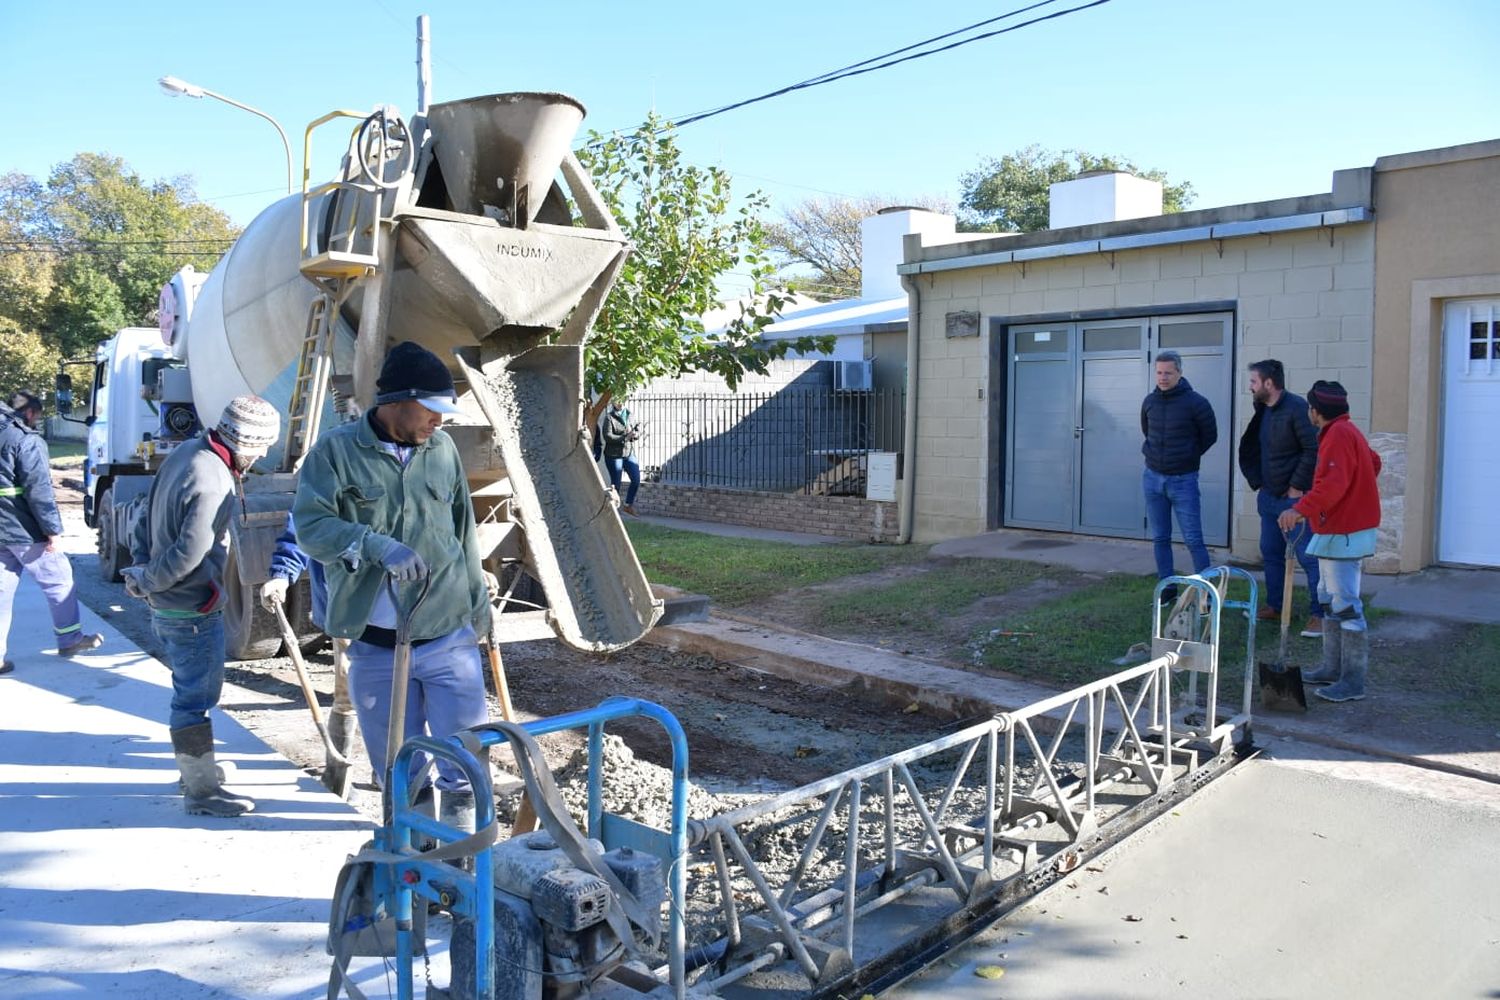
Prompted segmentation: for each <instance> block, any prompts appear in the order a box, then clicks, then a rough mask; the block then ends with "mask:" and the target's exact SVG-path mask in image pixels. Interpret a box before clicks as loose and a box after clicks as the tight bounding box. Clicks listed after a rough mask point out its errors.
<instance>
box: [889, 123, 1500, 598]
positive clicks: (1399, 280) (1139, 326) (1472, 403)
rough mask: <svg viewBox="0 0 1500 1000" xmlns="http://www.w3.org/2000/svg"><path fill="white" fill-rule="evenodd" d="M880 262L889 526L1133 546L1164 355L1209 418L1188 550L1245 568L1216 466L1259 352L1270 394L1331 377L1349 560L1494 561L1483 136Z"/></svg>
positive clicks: (1490, 181) (1493, 279)
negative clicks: (1312, 176) (1197, 536)
mask: <svg viewBox="0 0 1500 1000" xmlns="http://www.w3.org/2000/svg"><path fill="white" fill-rule="evenodd" d="M1074 183H1075V184H1079V185H1083V184H1085V181H1083V180H1080V181H1078V182H1074ZM1096 184H1097V182H1096ZM1061 187H1062V190H1057V191H1055V192H1054V198H1055V199H1058V198H1062V199H1066V198H1068V197H1069V192H1068V191H1067V190H1066V185H1064V186H1061ZM1096 200H1097V199H1096ZM1075 208H1076V206H1075ZM1106 210H1107V208H1106ZM1137 211H1138V210H1137ZM1073 217H1074V218H1077V216H1076V214H1075V215H1074V216H1073ZM899 270H900V272H901V274H902V275H903V278H904V279H905V284H906V287H907V291H908V296H909V300H910V312H909V329H910V334H909V335H910V336H911V337H912V338H913V339H914V341H915V350H914V351H913V352H912V353H911V354H910V355H909V363H908V372H907V378H908V389H907V392H908V403H909V405H914V408H915V415H916V419H915V428H914V431H915V434H914V441H909V443H908V448H907V449H906V454H907V455H908V456H909V461H908V464H907V476H908V480H907V481H906V482H905V483H903V486H904V491H903V500H904V501H909V505H908V506H907V509H906V510H904V511H903V525H905V526H906V527H907V528H909V530H910V531H911V533H912V536H913V537H914V538H916V539H917V540H935V539H941V538H949V537H955V536H961V535H967V534H975V533H978V532H982V531H986V530H991V529H995V528H1000V527H1025V528H1036V529H1043V530H1054V531H1060V532H1068V533H1078V534H1088V535H1104V536H1115V537H1136V538H1144V537H1146V528H1145V511H1144V502H1143V500H1142V498H1141V485H1140V474H1141V459H1140V442H1141V435H1140V426H1139V408H1140V402H1141V399H1142V398H1143V397H1144V396H1145V394H1146V393H1147V392H1148V391H1149V390H1150V388H1151V380H1150V370H1151V365H1150V359H1151V357H1152V356H1153V355H1154V354H1155V352H1156V351H1158V350H1161V349H1164V348H1174V349H1177V350H1178V351H1180V353H1182V355H1183V356H1184V362H1185V375H1186V377H1187V378H1188V379H1189V381H1191V382H1192V383H1193V385H1194V387H1195V388H1197V389H1198V391H1200V392H1202V393H1204V395H1206V396H1207V397H1208V398H1209V399H1210V401H1211V402H1212V403H1213V404H1214V407H1215V411H1216V413H1217V414H1218V417H1219V431H1220V433H1219V438H1220V440H1219V443H1218V444H1217V445H1216V446H1215V448H1214V449H1213V451H1211V452H1209V454H1208V455H1206V456H1205V460H1204V466H1203V471H1202V473H1201V476H1202V485H1203V495H1204V520H1205V533H1206V535H1207V537H1208V540H1209V543H1210V544H1211V545H1220V546H1225V547H1227V548H1228V549H1230V550H1231V551H1232V553H1233V554H1234V555H1235V556H1236V557H1241V558H1243V559H1245V560H1249V561H1256V560H1258V559H1259V545H1258V541H1257V540H1258V537H1259V530H1260V526H1259V519H1258V518H1257V516H1256V513H1255V498H1254V495H1253V494H1252V493H1251V492H1250V491H1249V490H1248V488H1247V487H1246V485H1245V483H1244V479H1243V477H1242V476H1241V475H1240V474H1239V471H1238V468H1237V466H1236V465H1235V463H1234V453H1235V446H1236V444H1237V442H1238V440H1239V436H1240V434H1241V433H1243V431H1244V428H1245V427H1246V425H1247V424H1248V422H1249V419H1250V416H1251V414H1252V412H1253V411H1252V406H1251V402H1250V398H1249V394H1248V392H1247V391H1246V389H1245V381H1246V372H1245V369H1246V366H1247V365H1248V364H1249V363H1250V362H1252V361H1255V360H1259V359H1261V358H1266V357H1275V358H1278V359H1280V360H1281V361H1282V362H1283V363H1284V364H1285V366H1286V370H1287V378H1288V387H1289V388H1290V389H1291V390H1292V391H1294V392H1299V393H1305V391H1306V389H1307V387H1308V386H1309V385H1311V384H1312V382H1313V381H1314V380H1315V379H1319V378H1326V379H1337V380H1339V381H1340V382H1342V383H1343V384H1344V385H1345V387H1347V388H1348V390H1349V393H1350V404H1351V414H1352V417H1353V419H1354V420H1355V421H1356V423H1357V424H1358V425H1359V426H1360V427H1361V429H1363V430H1365V431H1366V432H1367V433H1369V434H1370V436H1371V440H1372V443H1373V444H1374V445H1375V446H1376V447H1377V449H1378V450H1379V451H1380V452H1381V454H1382V456H1383V458H1384V460H1385V466H1386V472H1385V474H1384V475H1383V476H1382V479H1381V490H1382V499H1383V501H1384V504H1385V514H1384V518H1383V521H1384V524H1383V532H1382V540H1381V551H1380V554H1379V555H1378V556H1377V558H1376V559H1375V560H1373V561H1372V564H1371V567H1370V568H1371V569H1372V570H1375V571H1383V572H1398V571H1410V570H1416V569H1420V568H1422V567H1424V566H1427V565H1430V564H1432V563H1434V562H1437V561H1442V562H1447V563H1458V564H1472V565H1500V526H1495V525H1494V518H1492V517H1490V516H1488V511H1487V509H1486V507H1485V500H1486V498H1487V497H1500V479H1493V478H1492V477H1493V476H1495V475H1500V473H1490V472H1488V471H1486V470H1487V469H1489V468H1491V467H1495V468H1500V463H1497V462H1495V461H1494V459H1495V457H1496V449H1495V447H1494V445H1493V443H1492V442H1493V440H1494V436H1493V430H1492V429H1493V427H1495V426H1497V425H1500V330H1497V323H1500V141H1494V142H1485V143H1475V144H1471V145H1467V146H1457V147H1451V148H1447V149H1441V150H1432V151H1428V152H1423V153H1412V154H1404V155H1401V156H1392V157H1384V158H1382V159H1380V160H1378V161H1377V162H1376V164H1375V165H1374V166H1373V167H1372V168H1362V169H1355V170H1341V171H1338V172H1336V173H1335V174H1334V177H1333V184H1332V190H1330V191H1329V192H1327V193H1324V194H1316V195H1310V196H1307V197H1302V198H1290V199H1282V200H1278V201H1271V202H1258V203H1253V204H1247V205H1235V206H1230V207H1225V208H1217V209H1208V210H1203V211H1193V212H1184V213H1179V214H1174V215H1169V216H1161V215H1156V216H1153V217H1147V218H1135V219H1129V220H1110V221H1101V222H1097V223H1094V224H1090V225H1081V226H1073V227H1071V228H1067V229H1053V230H1048V231H1045V232H1038V233H1029V234H1022V235H1013V236H1000V237H995V238H992V239H986V240H981V241H976V242H963V243H951V244H949V243H944V244H936V245H931V244H929V245H923V243H922V240H921V237H919V236H913V237H908V238H907V241H906V247H905V254H904V259H903V262H902V264H901V265H900V267H899ZM974 314H978V318H979V322H978V324H977V327H976V324H975V323H973V317H974ZM955 319H957V320H958V321H955ZM976 328H977V331H978V332H977V335H973V334H972V332H973V331H974V330H975V329H976ZM955 333H958V334H960V335H955ZM1481 354H1482V355H1483V357H1481ZM1445 406H1446V407H1447V411H1446V413H1445ZM1485 426H1487V427H1488V428H1489V431H1488V433H1487V434H1485V433H1480V431H1479V429H1480V428H1481V427H1485ZM1492 542H1493V544H1492Z"/></svg>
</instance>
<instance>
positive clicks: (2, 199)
mask: <svg viewBox="0 0 1500 1000" xmlns="http://www.w3.org/2000/svg"><path fill="white" fill-rule="evenodd" d="M237 235H238V231H237V230H236V229H235V228H234V226H233V225H232V224H231V223H230V222H229V219H228V217H227V216H225V215H224V213H222V212H220V211H219V210H218V209H216V208H214V207H212V206H210V205H207V204H204V203H203V202H200V201H199V200H198V199H197V196H196V194H195V193H194V191H193V186H192V183H191V181H189V180H186V179H183V178H178V179H175V180H158V181H151V182H147V181H145V180H143V179H142V178H141V177H140V176H139V175H138V174H136V173H134V172H133V171H131V170H130V169H129V167H127V166H126V164H125V161H124V160H122V159H120V158H119V157H113V156H106V155H104V154H100V153H79V154H78V155H77V156H75V157H73V159H72V160H69V161H68V162H66V163H60V164H58V165H57V166H56V167H54V168H53V169H52V172H51V174H50V175H49V176H48V178H47V181H46V183H45V184H42V183H39V182H38V181H36V180H34V179H32V178H30V177H27V176H25V175H22V174H16V173H12V174H8V175H6V176H5V177H4V178H3V179H0V316H4V317H8V318H10V319H12V320H14V321H15V322H16V323H17V324H19V325H20V327H21V328H22V329H25V330H30V331H33V332H36V333H38V334H40V335H41V338H42V340H43V341H44V342H46V343H47V344H49V345H51V346H52V347H54V348H55V349H57V350H58V351H60V352H61V353H62V354H64V355H72V354H78V353H81V352H84V351H87V350H88V349H89V348H90V347H92V346H93V345H94V344H95V343H96V342H98V341H100V340H103V339H105V338H107V337H109V336H111V335H112V334H113V333H114V332H115V330H117V329H118V328H120V327H121V326H125V325H129V324H147V323H149V322H150V321H151V318H152V316H153V314H154V311H155V309H156V303H157V296H158V294H159V293H160V290H161V286H162V285H163V284H165V283H166V282H167V280H168V279H169V278H171V276H172V274H173V273H174V272H176V271H177V270H178V268H180V267H182V266H183V265H184V264H192V265H193V266H194V267H197V268H200V269H202V270H207V269H209V268H211V267H212V266H213V264H214V262H215V261H217V260H218V258H219V256H220V255H221V254H222V253H223V252H224V251H225V250H226V249H228V247H229V245H230V243H231V242H233V240H234V238H235V237H236V236H237Z"/></svg>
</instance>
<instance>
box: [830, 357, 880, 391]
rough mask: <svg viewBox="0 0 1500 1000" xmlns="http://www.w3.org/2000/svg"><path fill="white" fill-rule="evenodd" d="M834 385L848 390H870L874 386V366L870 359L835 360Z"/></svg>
mask: <svg viewBox="0 0 1500 1000" xmlns="http://www.w3.org/2000/svg"><path fill="white" fill-rule="evenodd" d="M834 365H835V368H834V370H833V387H834V388H835V389H843V390H845V391H848V392H869V391H870V390H871V389H872V388H873V387H874V370H873V369H874V366H873V364H872V363H871V362H869V361H835V362H834Z"/></svg>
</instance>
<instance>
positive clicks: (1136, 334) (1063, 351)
mask: <svg viewBox="0 0 1500 1000" xmlns="http://www.w3.org/2000/svg"><path fill="white" fill-rule="evenodd" d="M1232 330H1233V325H1232V317H1231V316H1230V315H1229V314H1227V313H1212V314H1197V315H1187V316H1160V317H1140V318H1128V319H1111V320H1099V321H1094V322H1083V323H1057V324H1031V325H1026V326H1017V327H1012V328H1011V331H1010V352H1009V363H1008V365H1007V369H1008V370H1007V384H1008V388H1009V391H1008V393H1007V396H1006V398H1007V400H1008V401H1009V402H1008V407H1007V413H1006V426H1007V428H1008V431H1007V433H1006V436H1005V437H1006V462H1005V469H1006V477H1005V492H1004V513H1003V518H1002V522H1003V523H1004V524H1006V525H1007V526H1011V527H1022V528H1043V529H1047V530H1053V531H1074V532H1079V533H1081V534H1089V535H1110V536H1115V537H1120V538H1145V537H1147V528H1146V506H1145V500H1144V498H1143V497H1142V495H1141V469H1142V459H1141V422H1140V413H1141V400H1142V399H1143V398H1145V395H1146V394H1147V393H1148V392H1150V391H1151V389H1152V385H1153V379H1152V372H1153V366H1152V363H1151V359H1152V358H1153V357H1154V356H1155V354H1156V352H1157V351H1158V350H1162V349H1167V348H1170V349H1172V350H1176V351H1177V352H1178V353H1179V354H1181V355H1182V357H1183V374H1184V376H1185V377H1187V379H1188V381H1189V382H1190V383H1191V384H1192V386H1193V388H1194V389H1195V390H1197V391H1198V392H1199V393H1202V394H1203V395H1204V396H1205V397H1207V399H1208V401H1209V402H1210V403H1211V404H1212V405H1213V408H1214V415H1215V417H1216V418H1217V420H1218V425H1219V426H1218V429H1219V440H1218V443H1216V444H1215V445H1214V447H1213V449H1211V450H1210V451H1209V453H1208V454H1207V455H1205V456H1204V459H1203V464H1202V468H1201V470H1200V472H1199V486H1200V489H1201V491H1202V497H1203V506H1202V509H1203V531H1204V536H1205V538H1206V540H1207V541H1208V543H1209V544H1210V545H1227V544H1228V542H1229V492H1230V487H1231V484H1232V481H1231V478H1230V455H1231V454H1232V443H1231V442H1230V441H1229V439H1228V438H1229V427H1230V426H1231V422H1230V405H1231V403H1232V392H1233V386H1232V381H1233V375H1234V371H1233V358H1232V352H1231V341H1230V335H1231V332H1232Z"/></svg>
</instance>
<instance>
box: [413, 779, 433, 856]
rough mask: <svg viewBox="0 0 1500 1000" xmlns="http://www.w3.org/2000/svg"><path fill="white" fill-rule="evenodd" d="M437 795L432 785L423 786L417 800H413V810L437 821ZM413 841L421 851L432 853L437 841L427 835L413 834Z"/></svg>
mask: <svg viewBox="0 0 1500 1000" xmlns="http://www.w3.org/2000/svg"><path fill="white" fill-rule="evenodd" d="M436 794H437V793H436V791H435V790H434V789H433V787H432V786H431V785H424V786H422V788H421V789H420V790H419V791H418V792H417V795H416V798H414V799H412V800H411V807H412V810H413V811H415V812H419V813H421V814H422V815H423V816H426V817H427V818H428V819H437V802H436V800H435V798H434V796H435V795H436ZM412 841H413V843H414V844H415V845H416V848H417V850H419V851H430V850H432V848H433V847H434V846H435V841H433V839H432V838H431V837H429V836H427V834H425V833H413V834H412Z"/></svg>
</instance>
